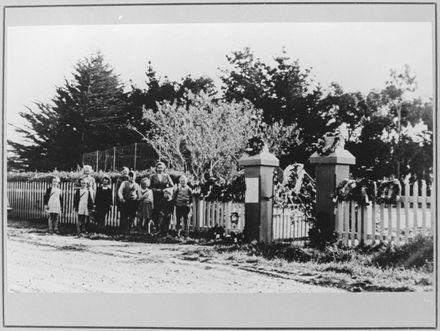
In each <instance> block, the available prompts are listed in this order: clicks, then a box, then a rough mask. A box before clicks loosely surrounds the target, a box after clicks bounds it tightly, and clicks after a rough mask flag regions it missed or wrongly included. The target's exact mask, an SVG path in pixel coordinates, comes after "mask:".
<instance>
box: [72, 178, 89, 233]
mask: <svg viewBox="0 0 440 331" xmlns="http://www.w3.org/2000/svg"><path fill="white" fill-rule="evenodd" d="M80 185H81V187H80V188H78V189H77V190H76V192H75V195H74V197H73V209H74V210H75V211H76V212H77V213H78V222H77V223H76V234H77V235H78V236H79V235H80V234H81V231H82V230H84V231H85V226H86V220H87V219H88V217H89V215H90V213H91V212H92V210H93V199H92V194H91V192H90V190H89V189H88V187H87V179H86V178H84V177H83V178H81V179H80Z"/></svg>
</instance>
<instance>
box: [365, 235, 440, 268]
mask: <svg viewBox="0 0 440 331" xmlns="http://www.w3.org/2000/svg"><path fill="white" fill-rule="evenodd" d="M433 248H434V238H433V237H432V236H431V237H428V236H422V235H418V236H417V237H415V238H413V239H411V240H410V241H409V242H408V243H405V244H403V245H401V246H395V245H387V246H385V249H382V250H380V251H379V252H378V253H376V254H375V256H374V257H373V259H372V261H373V263H375V264H377V265H379V266H382V267H384V266H392V267H404V268H421V267H425V268H428V269H431V272H432V269H433V262H434V257H433V256H434V255H433V253H434V252H433Z"/></svg>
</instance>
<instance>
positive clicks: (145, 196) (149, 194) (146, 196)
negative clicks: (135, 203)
mask: <svg viewBox="0 0 440 331" xmlns="http://www.w3.org/2000/svg"><path fill="white" fill-rule="evenodd" d="M140 201H141V202H151V203H153V191H152V190H150V189H149V188H146V189H145V190H144V189H142V188H141V199H140Z"/></svg>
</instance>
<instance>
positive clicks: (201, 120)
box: [144, 93, 258, 181]
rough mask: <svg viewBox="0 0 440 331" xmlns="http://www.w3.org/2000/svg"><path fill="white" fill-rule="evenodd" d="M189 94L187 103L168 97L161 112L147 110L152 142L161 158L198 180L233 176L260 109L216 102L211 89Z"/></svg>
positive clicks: (238, 103)
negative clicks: (180, 103)
mask: <svg viewBox="0 0 440 331" xmlns="http://www.w3.org/2000/svg"><path fill="white" fill-rule="evenodd" d="M187 99H188V101H189V102H188V103H186V104H183V105H179V104H178V103H170V102H168V101H165V102H163V103H161V104H159V105H158V110H157V111H154V110H153V109H146V110H145V111H144V119H145V120H146V121H149V122H150V123H151V127H152V130H151V131H150V132H148V133H147V134H149V141H150V143H151V145H152V146H153V148H154V149H155V150H156V153H157V154H158V156H159V159H160V160H163V161H165V162H166V163H167V164H168V165H169V166H170V167H171V168H173V169H176V170H178V171H183V172H188V173H190V174H191V175H192V176H194V178H195V179H197V180H199V181H204V180H207V179H208V178H210V177H214V176H215V177H218V178H221V179H223V180H225V181H228V180H230V179H231V177H232V176H234V174H235V173H236V172H237V167H238V164H237V162H238V159H239V157H240V156H241V155H242V153H243V150H244V147H245V145H246V142H247V140H248V139H249V137H250V136H252V135H253V133H254V132H255V130H256V126H257V125H258V123H257V122H256V121H254V118H257V117H258V116H257V115H258V111H257V110H256V109H255V108H254V107H253V106H252V105H251V104H250V103H249V102H246V101H243V102H230V103H227V102H224V101H220V100H219V101H215V100H214V99H213V97H211V96H209V95H207V94H206V93H201V94H198V95H194V94H191V93H189V95H188V97H187Z"/></svg>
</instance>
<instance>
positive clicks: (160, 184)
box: [150, 162, 174, 224]
mask: <svg viewBox="0 0 440 331" xmlns="http://www.w3.org/2000/svg"><path fill="white" fill-rule="evenodd" d="M165 170H166V168H165V163H163V162H158V163H157V164H156V173H155V174H152V175H151V176H150V188H151V190H152V191H153V198H154V201H156V202H157V203H156V205H155V208H154V209H153V220H154V222H156V224H159V212H160V210H159V201H161V200H162V198H163V190H164V189H166V188H170V187H173V186H174V183H173V180H172V179H171V177H170V175H168V174H167V173H166V172H165Z"/></svg>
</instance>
